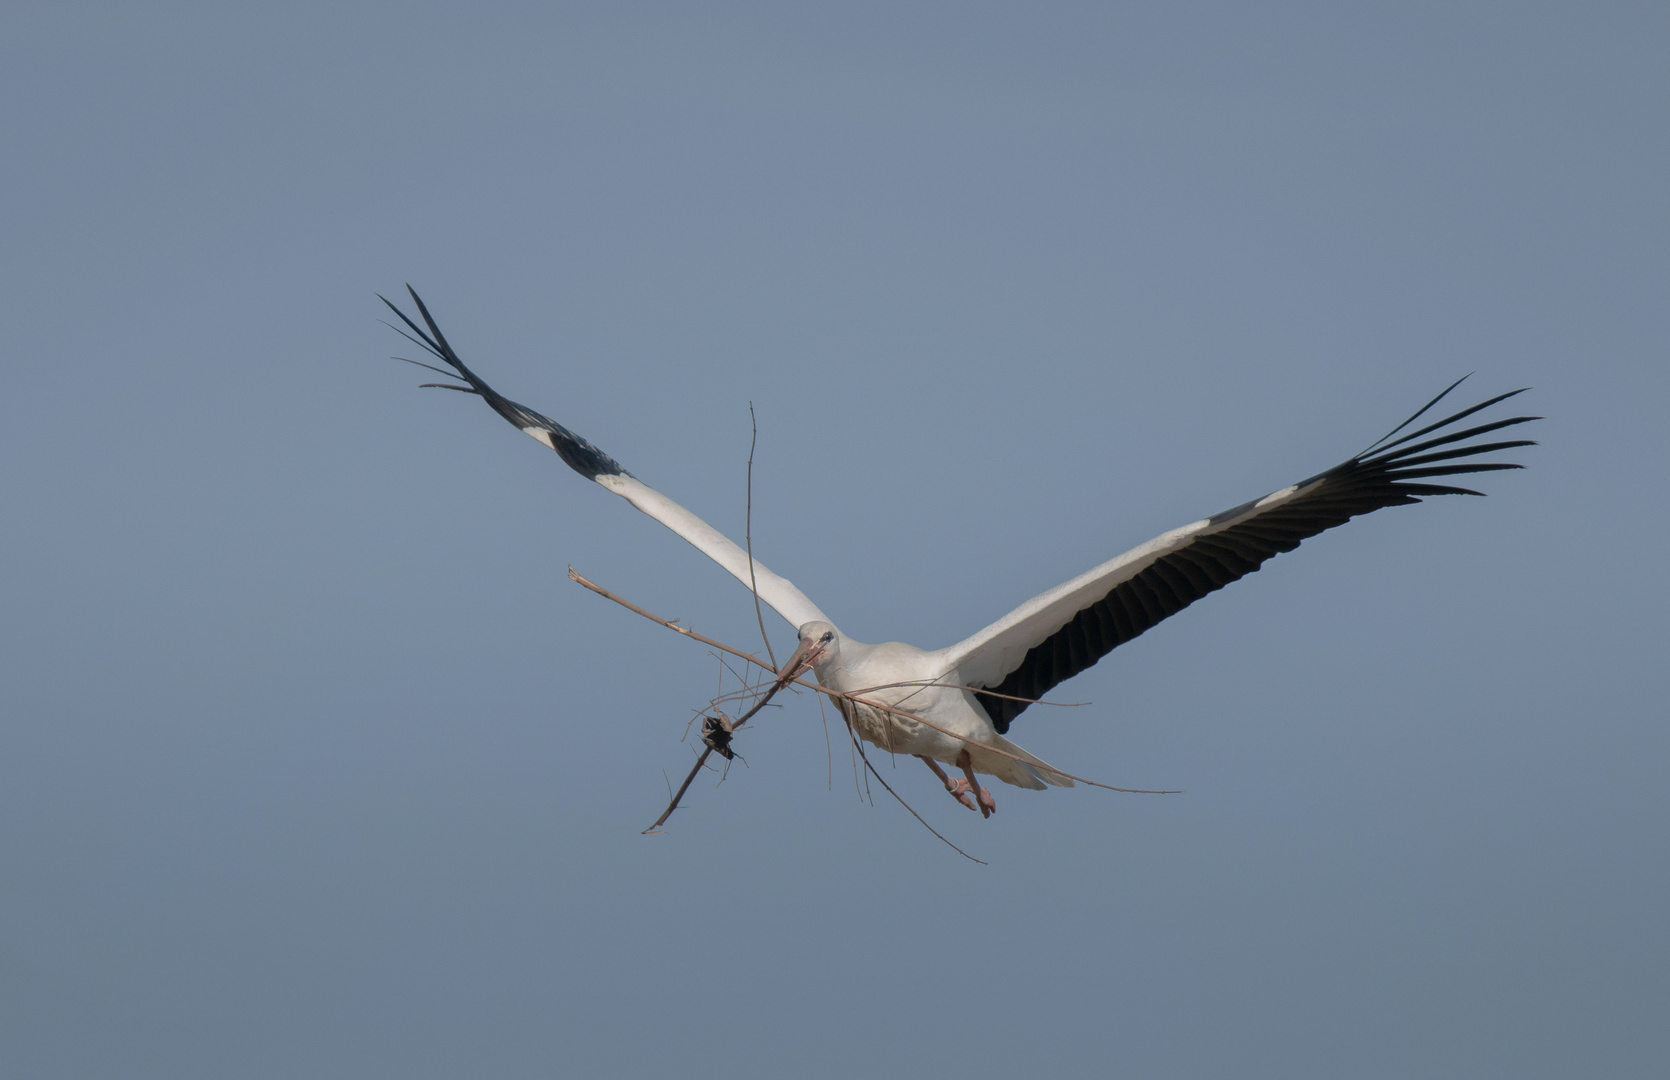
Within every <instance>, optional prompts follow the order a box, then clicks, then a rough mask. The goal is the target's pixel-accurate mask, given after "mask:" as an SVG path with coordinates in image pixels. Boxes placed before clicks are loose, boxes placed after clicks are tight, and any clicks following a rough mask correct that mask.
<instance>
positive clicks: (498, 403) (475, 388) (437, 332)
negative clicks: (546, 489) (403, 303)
mask: <svg viewBox="0 0 1670 1080" xmlns="http://www.w3.org/2000/svg"><path fill="white" fill-rule="evenodd" d="M406 292H407V293H408V294H410V296H411V298H412V303H414V304H416V305H417V309H418V314H419V315H421V316H422V317H423V322H424V325H425V326H427V327H428V331H427V332H425V331H424V330H423V329H422V328H421V327H419V326H418V325H417V323H415V322H413V321H412V320H411V319H410V318H409V317H408V316H407V315H406V313H405V312H404V311H401V310H400V308H399V307H397V306H396V305H395V304H394V302H393V301H392V300H390V299H389V298H388V297H386V296H384V295H383V294H382V293H377V294H376V295H377V299H379V300H381V301H382V302H383V303H385V304H387V305H388V307H389V310H390V311H392V312H394V313H395V315H397V316H398V317H399V318H400V321H401V322H403V323H405V324H406V325H407V326H408V327H410V328H411V330H412V334H416V335H417V337H412V334H408V333H406V332H405V331H404V330H401V329H400V328H399V327H398V326H393V324H392V323H391V324H388V325H390V326H391V327H393V329H394V331H395V333H397V334H400V335H401V336H402V337H405V338H406V339H407V340H409V341H412V342H413V343H415V344H417V345H421V346H422V347H423V348H425V349H427V350H429V351H430V352H431V353H433V354H434V355H435V356H436V357H438V358H439V359H440V360H441V362H442V363H444V364H446V365H447V366H448V367H450V368H452V369H453V370H454V371H456V372H457V373H458V375H459V377H460V378H462V379H463V380H464V381H465V382H467V383H469V385H468V386H455V385H453V384H451V383H422V384H421V386H420V388H425V387H434V388H436V389H440V390H458V391H462V392H463V393H467V394H476V395H478V396H479V397H480V398H481V399H482V400H483V401H485V402H487V404H488V405H490V406H492V409H493V411H494V412H496V413H498V414H499V415H500V416H502V417H504V418H505V420H507V421H509V422H510V423H511V424H512V425H513V426H515V427H516V428H519V429H520V430H522V431H527V430H528V429H530V428H533V429H535V430H538V431H543V432H545V433H546V435H547V436H548V441H549V443H550V446H551V449H553V450H555V451H556V452H557V455H558V456H559V457H561V458H562V459H563V461H564V462H565V463H566V464H567V465H568V467H569V468H571V469H573V470H574V471H575V472H577V473H579V474H580V475H581V476H584V477H585V478H586V479H587V480H596V479H597V478H598V477H599V476H631V475H632V474H631V473H629V472H627V471H626V470H625V469H624V468H622V467H621V464H620V462H618V461H616V460H615V459H614V458H612V457H610V456H609V455H608V454H605V453H604V452H603V451H602V450H599V449H598V448H597V447H596V446H593V445H592V444H591V443H590V442H589V441H587V440H586V439H585V438H583V437H582V436H580V435H576V434H575V433H574V432H572V431H570V430H568V429H567V428H565V427H563V426H562V425H561V424H559V423H557V422H556V421H555V420H552V419H550V418H549V417H546V416H542V415H540V414H539V413H536V412H534V411H533V410H532V409H530V408H528V407H527V406H525V405H519V404H517V403H516V402H514V401H511V400H510V399H509V398H507V397H505V396H504V395H502V394H500V393H499V392H498V391H496V390H494V389H493V388H492V387H491V386H488V385H487V383H486V382H484V381H483V380H482V379H481V378H480V377H478V376H477V375H476V373H475V372H473V371H471V370H470V369H469V368H468V367H466V366H465V365H464V361H463V360H461V359H459V358H458V354H457V353H456V352H454V351H453V349H452V345H451V343H450V342H448V341H447V339H446V335H445V334H443V333H441V328H440V327H439V326H438V325H436V323H435V318H434V316H433V315H431V314H430V313H429V307H428V305H426V304H425V303H424V302H423V298H422V297H421V296H419V295H418V294H417V290H416V289H414V288H412V286H411V283H410V282H408V283H406ZM395 359H397V360H400V359H404V357H395ZM406 362H407V363H413V364H416V363H418V362H417V361H415V360H408V361H406ZM418 366H419V367H426V368H429V370H431V371H441V369H440V368H436V367H432V366H431V365H429V364H418ZM442 374H445V372H442Z"/></svg>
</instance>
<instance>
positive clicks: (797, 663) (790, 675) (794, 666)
mask: <svg viewBox="0 0 1670 1080" xmlns="http://www.w3.org/2000/svg"><path fill="white" fill-rule="evenodd" d="M822 653H823V650H822V649H821V648H819V647H818V643H817V642H816V641H813V640H812V639H811V638H801V639H800V647H799V648H798V649H796V650H795V651H794V654H793V655H792V656H790V657H789V658H788V659H787V660H785V661H783V670H782V671H780V672H778V674H777V682H778V684H779V685H782V686H786V685H788V683H789V682H790V681H791V680H793V679H798V678H800V676H802V675H804V674H806V672H808V671H810V670H811V668H812V664H813V663H814V662H816V660H817V658H818V656H819V655H821V654H822Z"/></svg>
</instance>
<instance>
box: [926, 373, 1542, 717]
mask: <svg viewBox="0 0 1670 1080" xmlns="http://www.w3.org/2000/svg"><path fill="white" fill-rule="evenodd" d="M1460 383H1461V380H1460V379H1458V380H1456V382H1455V383H1452V384H1451V385H1450V386H1449V388H1448V389H1446V390H1445V391H1444V393H1442V394H1439V395H1438V396H1437V397H1435V398H1433V399H1432V400H1431V401H1429V402H1427V404H1426V406H1425V407H1424V408H1422V409H1421V410H1420V411H1419V412H1417V413H1416V414H1415V415H1414V416H1411V417H1410V418H1409V419H1408V420H1405V421H1404V422H1403V423H1402V424H1399V425H1398V426H1397V428H1395V429H1394V430H1393V431H1392V432H1391V434H1389V435H1387V436H1386V437H1385V438H1383V439H1381V440H1379V441H1378V442H1376V443H1375V444H1374V445H1373V446H1370V447H1369V448H1368V449H1367V450H1365V451H1363V452H1362V453H1361V454H1358V455H1357V456H1356V457H1354V458H1352V459H1351V460H1349V461H1346V462H1344V463H1342V464H1340V465H1336V466H1335V467H1334V468H1332V469H1329V470H1328V471H1327V472H1324V473H1320V474H1318V475H1316V476H1313V477H1311V478H1310V479H1308V480H1301V481H1300V482H1299V483H1297V484H1294V485H1293V486H1292V487H1287V488H1283V489H1282V490H1280V491H1277V492H1274V493H1272V494H1269V495H1266V496H1264V497H1263V498H1262V499H1254V500H1253V501H1252V502H1249V503H1243V504H1242V505H1240V506H1237V507H1235V508H1234V509H1232V510H1225V511H1224V512H1223V513H1221V514H1214V515H1213V516H1212V517H1209V518H1205V519H1203V520H1201V521H1196V522H1194V523H1192V524H1189V525H1184V526H1183V527H1182V528H1180V529H1173V530H1171V531H1170V532H1168V533H1163V534H1162V535H1160V536H1156V537H1155V538H1154V539H1152V540H1150V541H1148V543H1146V544H1143V545H1142V546H1141V547H1137V548H1133V549H1132V550H1130V551H1127V552H1126V553H1125V554H1123V555H1121V556H1119V557H1118V558H1116V559H1112V560H1110V561H1108V562H1105V563H1103V564H1102V565H1100V566H1098V567H1096V568H1095V569H1093V570H1090V571H1088V572H1087V573H1084V574H1080V575H1079V576H1078V577H1076V578H1074V579H1073V580H1071V581H1069V582H1067V583H1065V584H1063V585H1059V586H1057V587H1056V588H1054V589H1051V590H1049V591H1048V592H1046V593H1042V594H1040V595H1038V596H1035V597H1033V598H1032V599H1031V600H1028V601H1027V602H1026V603H1024V604H1022V605H1021V606H1020V607H1018V608H1016V609H1015V610H1014V611H1011V612H1010V613H1009V614H1008V615H1005V616H1004V617H1003V618H1002V619H1000V620H998V621H997V622H995V623H993V624H992V625H990V626H988V627H986V628H985V629H984V630H982V631H980V632H979V633H977V634H975V635H974V636H973V637H970V638H968V639H967V640H965V641H961V642H958V643H957V644H956V645H953V646H951V647H950V648H948V649H943V650H941V651H940V655H941V657H942V661H941V663H942V665H943V670H944V672H945V675H946V677H947V678H950V679H952V681H955V682H958V683H961V684H963V685H965V686H973V687H979V688H982V689H985V690H991V691H994V693H992V694H983V693H978V692H977V693H976V694H975V696H976V698H977V699H978V700H979V701H980V704H981V705H982V706H983V707H984V708H985V710H986V712H987V713H988V714H990V716H991V718H992V722H993V723H994V724H995V725H996V726H997V730H998V731H999V732H1006V731H1008V730H1009V723H1010V721H1012V720H1014V718H1015V717H1016V716H1018V715H1019V714H1020V713H1021V712H1022V711H1024V710H1025V709H1026V707H1027V704H1028V703H1029V702H1030V701H1036V700H1038V699H1040V698H1042V697H1043V696H1044V695H1045V694H1047V693H1048V692H1049V691H1050V689H1051V688H1052V687H1054V686H1055V685H1056V684H1057V683H1059V682H1061V681H1063V680H1065V679H1068V678H1071V677H1072V676H1074V675H1077V674H1078V673H1079V672H1081V671H1083V670H1084V669H1086V668H1088V667H1090V666H1091V665H1093V664H1095V663H1096V661H1098V660H1100V659H1101V658H1102V657H1104V656H1106V655H1107V654H1108V653H1109V652H1111V651H1112V650H1113V649H1115V648H1117V647H1118V646H1120V645H1123V644H1124V643H1125V642H1127V641H1130V640H1131V639H1132V638H1134V637H1136V636H1137V635H1138V634H1140V633H1142V632H1143V631H1144V630H1147V629H1148V628H1149V627H1151V626H1153V625H1154V624H1155V623H1157V622H1159V621H1160V620H1161V619H1164V618H1166V617H1167V616H1169V615H1175V614H1176V613H1177V612H1179V611H1182V610H1183V609H1184V608H1186V607H1188V606H1189V605H1190V604H1192V603H1194V602H1195V601H1196V600H1199V599H1200V598H1201V597H1203V596H1205V595H1206V594H1207V593H1209V592H1213V591H1215V590H1217V589H1221V588H1223V587H1224V586H1225V585H1228V584H1229V583H1230V582H1232V581H1234V580H1235V579H1237V578H1240V577H1244V576H1246V575H1247V574H1250V573H1252V572H1253V571H1254V570H1257V569H1258V568H1259V567H1260V566H1261V565H1263V563H1264V560H1266V559H1268V558H1270V557H1271V556H1272V555H1275V554H1277V553H1278V552H1282V551H1292V550H1293V549H1294V548H1296V547H1298V546H1299V543H1300V541H1302V540H1304V539H1306V538H1307V537H1311V536H1315V535H1316V534H1317V533H1319V532H1322V531H1323V530H1324V529H1331V528H1333V527H1334V526H1336V525H1343V524H1345V523H1346V522H1347V521H1349V520H1351V519H1352V518H1353V517H1356V516H1357V515H1359V514H1367V513H1370V512H1372V511H1375V510H1378V509H1380V508H1381V507H1383V506H1401V505H1404V504H1407V503H1417V502H1420V501H1421V499H1422V498H1423V497H1425V496H1428V495H1479V494H1482V492H1478V491H1473V490H1471V489H1468V488H1460V487H1451V486H1448V485H1446V484H1434V483H1429V482H1428V481H1430V480H1431V479H1433V478H1435V477H1440V476H1454V475H1457V474H1462V473H1477V472H1492V471H1495V470H1498V469H1518V468H1522V466H1519V465H1510V464H1503V463H1497V462H1481V461H1474V460H1471V459H1473V458H1475V457H1476V456H1477V455H1479V454H1487V453H1490V452H1492V451H1496V450H1508V449H1512V448H1514V447H1520V446H1533V445H1535V443H1534V442H1532V441H1531V440H1529V439H1515V440H1511V441H1508V442H1487V443H1473V444H1471V445H1467V446H1455V445H1453V444H1455V443H1459V442H1462V441H1464V440H1467V439H1472V438H1476V437H1478V436H1480V435H1484V434H1486V433H1488V432H1492V431H1496V430H1499V429H1501V428H1506V427H1512V426H1513V425H1515V424H1523V423H1525V422H1527V421H1529V420H1538V419H1541V418H1540V417H1536V416H1515V417H1511V418H1509V419H1506V420H1497V421H1495V422H1494V423H1489V424H1480V425H1478V426H1476V427H1470V428H1467V429H1465V430H1461V431H1449V432H1447V433H1446V432H1445V429H1446V428H1449V427H1451V425H1454V424H1455V423H1457V422H1458V421H1460V420H1462V419H1464V418H1466V417H1469V416H1472V415H1473V414H1474V413H1476V412H1479V411H1480V410H1481V409H1486V408H1489V407H1490V406H1492V405H1495V404H1497V403H1498V402H1501V401H1505V400H1507V399H1508V398H1511V397H1513V396H1514V395H1515V394H1519V393H1523V392H1524V391H1522V390H1514V391H1511V392H1509V393H1506V394H1501V395H1498V396H1497V397H1493V398H1491V399H1490V400H1489V401H1485V402H1482V403H1480V404H1478V405H1474V406H1473V407H1472V408H1469V409H1463V410H1462V411H1461V412H1458V413H1456V414H1455V415H1454V416H1450V417H1446V418H1445V419H1443V420H1440V421H1438V422H1437V423H1434V424H1428V425H1427V426H1426V427H1423V428H1421V429H1420V430H1418V431H1414V432H1411V433H1410V434H1408V435H1405V436H1403V437H1402V438H1400V439H1397V440H1395V441H1388V440H1391V438H1392V436H1393V435H1396V434H1397V433H1398V432H1399V431H1402V430H1403V429H1404V428H1406V427H1408V426H1409V425H1410V424H1412V423H1414V421H1415V420H1416V419H1417V418H1419V417H1420V416H1422V415H1423V414H1424V413H1425V412H1426V411H1427V410H1428V409H1430V408H1432V407H1433V406H1434V405H1436V404H1437V403H1438V402H1439V401H1441V400H1442V399H1443V398H1444V396H1445V395H1446V394H1448V393H1449V392H1450V391H1451V390H1454V389H1455V388H1456V386H1458V385H1460ZM1427 435H1432V436H1433V437H1432V438H1430V439H1424V440H1423V439H1422V437H1423V436H1427ZM1416 440H1422V441H1416ZM1441 447H1442V448H1443V449H1440V448H1441ZM997 695H1003V696H997ZM1017 699H1019V700H1017Z"/></svg>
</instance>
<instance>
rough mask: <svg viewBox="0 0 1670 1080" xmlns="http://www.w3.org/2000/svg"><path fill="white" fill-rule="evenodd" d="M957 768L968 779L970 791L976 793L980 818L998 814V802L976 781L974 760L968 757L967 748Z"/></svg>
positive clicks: (958, 761) (960, 756)
mask: <svg viewBox="0 0 1670 1080" xmlns="http://www.w3.org/2000/svg"><path fill="white" fill-rule="evenodd" d="M957 768H959V769H961V770H962V771H963V775H964V776H966V777H968V787H969V790H970V791H972V792H974V795H975V797H976V798H978V799H979V800H980V816H981V817H991V816H992V815H993V814H994V813H996V812H997V800H996V799H994V798H992V793H991V792H989V791H987V790H986V789H985V788H983V787H981V786H980V781H978V780H976V779H974V760H973V759H972V758H970V757H969V756H968V749H967V748H966V747H965V748H964V749H963V752H962V753H960V754H958V755H957Z"/></svg>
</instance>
